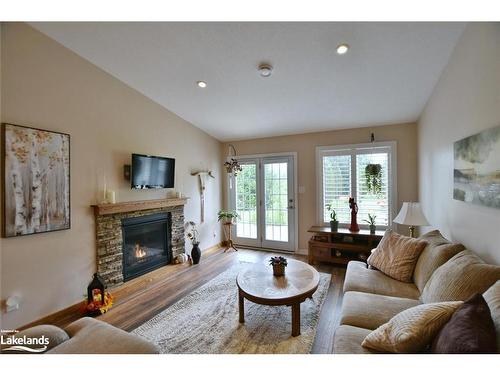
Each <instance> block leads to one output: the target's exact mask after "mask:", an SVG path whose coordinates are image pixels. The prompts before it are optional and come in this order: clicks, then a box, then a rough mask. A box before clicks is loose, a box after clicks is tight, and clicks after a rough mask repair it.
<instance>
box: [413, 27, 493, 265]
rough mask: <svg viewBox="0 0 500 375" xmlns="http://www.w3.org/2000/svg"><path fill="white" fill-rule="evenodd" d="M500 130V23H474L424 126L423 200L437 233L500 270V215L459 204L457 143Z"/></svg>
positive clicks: (436, 93) (421, 148)
mask: <svg viewBox="0 0 500 375" xmlns="http://www.w3.org/2000/svg"><path fill="white" fill-rule="evenodd" d="M498 125H500V23H470V24H468V25H467V27H466V29H465V31H464V33H463V35H462V37H461V39H460V40H459V42H458V44H457V46H456V48H455V50H454V52H453V53H452V56H451V57H450V61H449V63H448V65H447V67H446V68H445V70H444V72H443V74H442V76H441V78H440V80H439V82H438V83H437V85H436V87H435V89H434V92H433V94H432V96H431V98H430V100H429V102H428V103H427V105H426V107H425V110H424V112H423V114H422V116H421V118H420V121H419V130H418V133H419V142H418V144H419V187H420V188H419V194H420V201H421V202H422V204H423V209H424V212H425V214H426V216H427V218H428V220H429V222H430V223H431V224H432V226H433V227H434V228H438V229H440V230H441V231H442V233H443V234H444V235H445V236H448V237H449V238H450V239H452V240H453V241H456V242H462V243H463V244H464V245H465V246H467V247H468V248H470V249H471V250H473V251H475V252H476V253H478V254H480V256H481V257H482V258H483V259H484V260H485V261H488V262H493V263H497V264H500V210H498V209H494V208H489V207H482V206H477V205H472V204H468V203H464V202H461V201H457V200H454V199H453V142H455V141H457V140H460V139H462V138H465V137H467V136H470V135H473V134H476V133H478V132H480V131H482V130H485V129H488V128H491V127H494V126H498ZM499 169H500V166H499ZM427 229H431V228H427Z"/></svg>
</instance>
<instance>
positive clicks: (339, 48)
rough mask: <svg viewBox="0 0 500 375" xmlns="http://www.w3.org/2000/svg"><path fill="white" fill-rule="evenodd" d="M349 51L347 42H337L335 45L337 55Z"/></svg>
mask: <svg viewBox="0 0 500 375" xmlns="http://www.w3.org/2000/svg"><path fill="white" fill-rule="evenodd" d="M347 51H349V45H348V44H339V45H338V46H337V54H339V55H344V54H346V53H347Z"/></svg>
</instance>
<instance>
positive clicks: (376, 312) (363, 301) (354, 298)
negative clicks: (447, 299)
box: [340, 292, 420, 329]
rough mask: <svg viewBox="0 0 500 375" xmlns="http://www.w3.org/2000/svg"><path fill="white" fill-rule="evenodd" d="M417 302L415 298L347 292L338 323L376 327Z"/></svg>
mask: <svg viewBox="0 0 500 375" xmlns="http://www.w3.org/2000/svg"><path fill="white" fill-rule="evenodd" d="M419 304H420V301H418V300H415V299H408V298H399V297H390V296H381V295H377V294H371V293H363V292H347V293H346V294H345V295H344V298H343V300H342V318H341V320H340V324H346V325H351V326H356V327H361V328H367V329H376V328H378V327H380V326H381V325H382V324H384V323H387V322H388V321H389V320H390V319H391V318H392V317H394V316H395V315H396V314H398V313H400V312H401V311H403V310H406V309H409V308H410V307H414V306H417V305H419Z"/></svg>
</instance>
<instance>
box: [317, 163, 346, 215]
mask: <svg viewBox="0 0 500 375" xmlns="http://www.w3.org/2000/svg"><path fill="white" fill-rule="evenodd" d="M350 196H351V156H350V155H336V156H324V157H323V219H324V221H325V222H329V221H330V212H329V211H328V210H327V204H331V206H332V208H333V209H334V210H335V212H336V213H337V220H338V221H339V222H341V223H349V222H350V221H351V218H350V214H349V197H350Z"/></svg>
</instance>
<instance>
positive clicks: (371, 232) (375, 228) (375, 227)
mask: <svg viewBox="0 0 500 375" xmlns="http://www.w3.org/2000/svg"><path fill="white" fill-rule="evenodd" d="M376 230H377V226H376V225H370V234H375V231H376Z"/></svg>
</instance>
